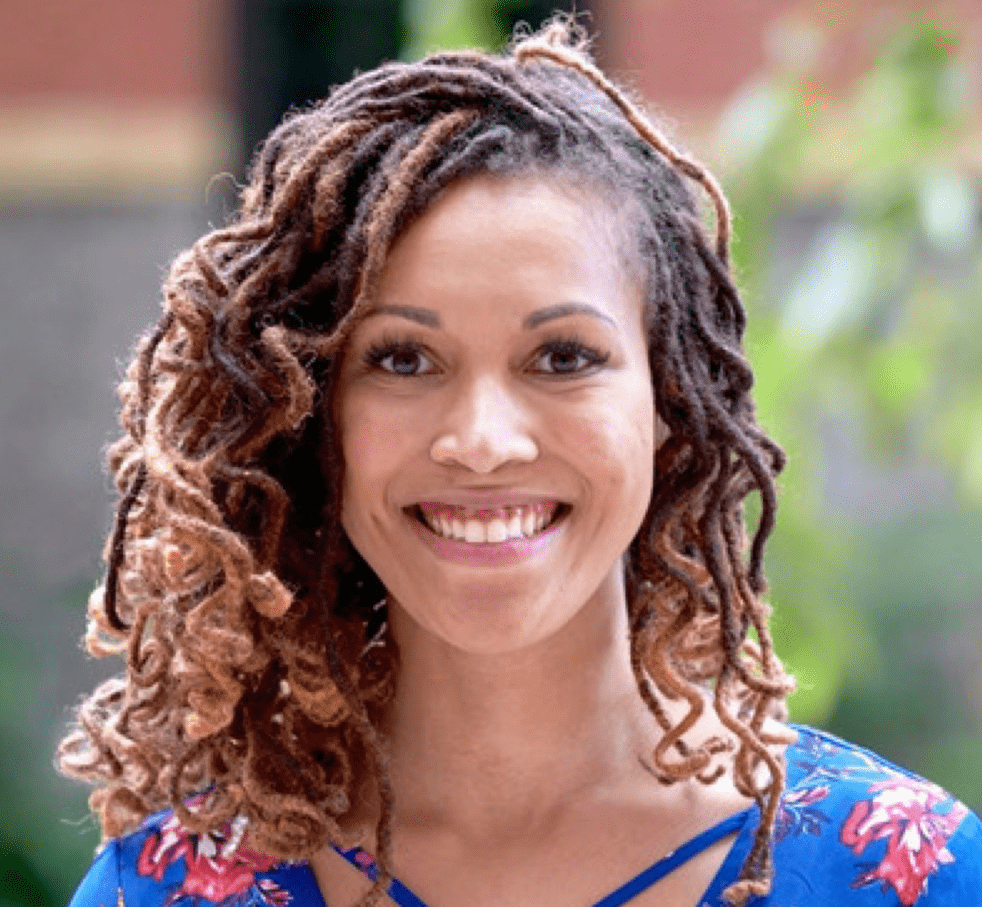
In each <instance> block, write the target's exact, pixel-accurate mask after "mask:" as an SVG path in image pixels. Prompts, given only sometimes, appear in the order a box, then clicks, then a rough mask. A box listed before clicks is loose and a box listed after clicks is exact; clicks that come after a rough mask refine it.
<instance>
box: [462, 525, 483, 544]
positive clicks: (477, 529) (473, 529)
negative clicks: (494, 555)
mask: <svg viewBox="0 0 982 907" xmlns="http://www.w3.org/2000/svg"><path fill="white" fill-rule="evenodd" d="M487 540H488V539H487V535H486V534H485V531H484V524H483V523H482V522H481V521H480V520H468V521H467V522H466V523H464V541H465V542H470V543H471V544H477V543H481V542H486V541H487Z"/></svg>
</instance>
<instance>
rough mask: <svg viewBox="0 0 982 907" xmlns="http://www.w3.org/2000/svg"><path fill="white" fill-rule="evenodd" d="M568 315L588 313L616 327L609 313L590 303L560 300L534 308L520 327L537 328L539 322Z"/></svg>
mask: <svg viewBox="0 0 982 907" xmlns="http://www.w3.org/2000/svg"><path fill="white" fill-rule="evenodd" d="M570 315H590V316H591V317H593V318H599V319H600V320H601V321H606V322H607V323H608V324H612V325H614V327H617V322H616V321H614V319H613V318H611V317H610V315H608V314H607V313H606V312H601V311H600V309H595V308H594V307H593V306H592V305H587V304H586V303H585V302H562V303H560V304H559V305H551V306H546V308H544V309H536V311H534V312H532V314H531V315H526V316H525V320H524V321H523V322H522V327H523V328H525V329H526V330H531V329H532V328H537V327H538V326H539V325H540V324H544V323H545V322H547V321H552V320H553V319H554V318H566V317H568V316H570Z"/></svg>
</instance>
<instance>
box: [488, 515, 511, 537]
mask: <svg viewBox="0 0 982 907" xmlns="http://www.w3.org/2000/svg"><path fill="white" fill-rule="evenodd" d="M507 538H508V527H507V526H506V525H505V521H504V520H491V522H490V523H488V526H487V541H488V542H503V541H504V540H505V539H507Z"/></svg>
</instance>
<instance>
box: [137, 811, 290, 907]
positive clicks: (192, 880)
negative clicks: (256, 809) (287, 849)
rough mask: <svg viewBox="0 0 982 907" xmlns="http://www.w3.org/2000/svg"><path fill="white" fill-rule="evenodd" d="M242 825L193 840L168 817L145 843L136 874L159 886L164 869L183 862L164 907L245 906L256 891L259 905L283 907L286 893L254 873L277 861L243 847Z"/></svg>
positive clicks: (273, 864)
mask: <svg viewBox="0 0 982 907" xmlns="http://www.w3.org/2000/svg"><path fill="white" fill-rule="evenodd" d="M244 825H245V823H244V820H236V821H234V822H232V823H230V824H229V825H227V826H225V827H224V828H222V829H220V830H219V831H217V832H212V833H210V834H206V835H198V834H193V833H191V832H188V831H187V830H186V829H184V828H183V827H182V826H181V824H180V822H178V820H177V819H176V818H175V817H174V816H171V817H170V818H169V819H168V820H167V821H166V822H164V824H163V825H161V827H160V828H159V829H158V830H156V831H154V832H153V833H152V834H151V835H150V836H149V837H148V838H147V840H146V841H145V842H144V844H143V848H142V850H141V851H140V856H139V859H138V861H137V871H138V872H139V873H140V875H144V876H152V877H153V878H154V880H155V881H157V882H160V881H162V880H163V877H164V873H165V872H166V871H167V868H168V867H169V866H171V865H173V864H174V863H177V862H178V861H180V860H183V861H184V863H185V864H186V866H187V872H186V874H185V876H184V879H183V880H182V881H181V884H180V885H179V886H178V887H177V888H176V889H175V891H174V892H173V893H172V894H171V897H170V898H169V899H168V901H167V904H168V905H171V904H174V903H175V902H176V901H178V900H180V899H181V898H184V897H191V898H199V899H204V900H207V901H212V902H214V903H216V904H221V903H224V902H231V901H235V900H244V899H245V895H246V894H247V893H248V892H249V891H250V890H251V889H252V888H253V886H255V890H256V892H257V893H258V895H259V897H260V899H261V900H262V901H263V902H264V903H266V904H268V905H270V907H285V905H286V903H287V902H288V901H289V900H290V895H289V892H286V891H284V890H283V889H281V888H280V887H279V886H278V885H277V884H276V883H275V882H272V881H270V880H268V879H262V880H259V881H258V882H257V880H256V873H260V872H268V871H269V870H270V869H272V868H273V867H274V866H276V864H277V862H278V861H277V860H275V859H273V858H272V857H269V856H267V855H266V854H262V853H259V852H258V851H255V850H253V849H252V848H251V847H249V846H248V845H246V844H244V843H242V836H243V833H244V830H245V827H244Z"/></svg>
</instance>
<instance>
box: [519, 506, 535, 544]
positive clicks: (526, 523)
mask: <svg viewBox="0 0 982 907" xmlns="http://www.w3.org/2000/svg"><path fill="white" fill-rule="evenodd" d="M522 535H524V536H525V537H526V538H528V536H530V535H535V511H534V510H532V508H528V509H527V510H525V511H523V512H522Z"/></svg>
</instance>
